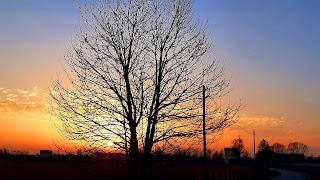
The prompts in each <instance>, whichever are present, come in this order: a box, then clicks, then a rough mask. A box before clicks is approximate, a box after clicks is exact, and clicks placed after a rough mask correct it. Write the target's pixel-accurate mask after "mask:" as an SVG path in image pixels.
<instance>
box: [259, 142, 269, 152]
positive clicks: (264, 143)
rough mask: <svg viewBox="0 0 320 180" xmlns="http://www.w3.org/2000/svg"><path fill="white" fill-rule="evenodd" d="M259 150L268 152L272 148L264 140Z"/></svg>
mask: <svg viewBox="0 0 320 180" xmlns="http://www.w3.org/2000/svg"><path fill="white" fill-rule="evenodd" d="M258 148H259V151H262V150H267V149H268V150H269V149H270V146H269V143H268V142H267V141H266V140H265V139H262V141H261V142H260V143H259V145H258Z"/></svg>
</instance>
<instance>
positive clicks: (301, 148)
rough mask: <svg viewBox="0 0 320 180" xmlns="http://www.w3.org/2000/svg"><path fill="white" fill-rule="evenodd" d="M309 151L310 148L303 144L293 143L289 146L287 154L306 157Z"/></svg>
mask: <svg viewBox="0 0 320 180" xmlns="http://www.w3.org/2000/svg"><path fill="white" fill-rule="evenodd" d="M307 151H308V146H307V145H305V144H303V143H302V142H293V143H290V144H288V149H287V152H288V153H289V154H303V155H306V153H307Z"/></svg>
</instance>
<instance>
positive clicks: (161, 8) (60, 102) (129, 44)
mask: <svg viewBox="0 0 320 180" xmlns="http://www.w3.org/2000/svg"><path fill="white" fill-rule="evenodd" d="M79 8H80V10H81V12H82V16H83V18H84V20H85V25H84V28H82V29H80V31H79V33H78V34H77V36H76V38H75V39H74V41H73V43H72V46H71V50H70V53H69V56H68V57H67V58H66V60H67V66H66V68H65V74H66V77H67V80H66V83H63V82H64V79H63V78H62V77H58V78H57V79H56V80H55V81H54V82H53V84H52V87H51V97H52V99H53V103H52V106H51V107H52V112H53V114H54V115H55V116H56V117H58V119H60V120H61V122H62V132H63V134H64V135H65V136H66V137H67V138H69V139H72V140H80V141H83V142H86V143H88V146H90V147H98V148H104V147H106V143H107V142H108V141H113V142H114V147H115V148H118V149H122V150H124V151H125V152H126V153H127V154H129V155H130V156H128V158H130V159H129V166H128V167H129V173H130V176H131V177H133V178H134V177H137V175H138V173H137V172H138V166H137V163H138V159H137V158H138V148H139V147H143V167H144V168H147V167H148V160H149V156H150V153H151V151H152V147H153V146H154V145H155V144H157V143H160V142H161V147H163V148H167V147H170V145H173V144H175V143H179V142H180V143H181V142H184V140H185V139H197V137H198V136H199V135H200V134H201V133H202V129H201V128H202V126H201V116H200V115H201V104H202V103H201V102H202V86H203V85H204V86H205V87H206V100H207V104H208V106H207V112H206V113H207V117H208V118H207V119H206V121H207V122H206V124H207V126H206V131H207V134H209V135H210V134H213V133H215V132H219V131H221V130H222V129H224V128H225V127H227V126H229V125H231V124H232V123H234V122H235V120H236V118H235V116H236V114H237V112H238V111H239V108H240V105H239V104H234V105H230V104H228V105H226V106H220V105H219V104H218V103H217V102H219V101H215V100H219V99H220V98H221V97H222V96H224V95H225V94H226V92H225V90H226V88H227V87H228V85H229V79H228V78H227V77H226V75H225V74H224V69H225V68H224V67H223V66H219V65H218V64H217V61H216V60H207V59H206V57H208V56H207V55H208V53H209V52H210V49H211V44H210V41H209V40H208V37H207V34H206V28H205V27H204V26H203V25H201V23H199V22H197V21H194V20H193V14H192V0H176V1H171V0H159V1H153V0H114V1H105V0H100V1H98V0H97V1H95V2H94V3H93V4H92V5H91V6H82V5H79ZM142 172H146V171H145V170H142Z"/></svg>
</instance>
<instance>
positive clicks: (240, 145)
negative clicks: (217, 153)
mask: <svg viewBox="0 0 320 180" xmlns="http://www.w3.org/2000/svg"><path fill="white" fill-rule="evenodd" d="M232 144H233V145H232V147H234V148H238V149H239V152H240V154H243V153H244V143H243V139H242V138H240V136H239V137H238V138H237V139H234V140H233V141H232Z"/></svg>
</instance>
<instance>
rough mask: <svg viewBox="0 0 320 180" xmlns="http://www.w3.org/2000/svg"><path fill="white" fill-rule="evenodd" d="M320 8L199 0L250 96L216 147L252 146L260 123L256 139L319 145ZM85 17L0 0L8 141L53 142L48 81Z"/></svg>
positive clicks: (63, 5) (52, 5)
mask: <svg viewBox="0 0 320 180" xmlns="http://www.w3.org/2000/svg"><path fill="white" fill-rule="evenodd" d="M84 2H85V1H84ZM86 2H89V1H86ZM319 9H320V2H318V1H312V0H309V1H302V0H299V1H298V0H280V1H279V0H268V1H255V0H242V1H236V0H226V1H215V0H210V1H209V0H207V1H200V0H196V1H195V4H194V10H195V17H196V18H199V19H200V20H201V21H203V22H207V26H208V32H209V33H210V35H211V37H212V41H213V45H214V48H213V51H212V58H218V59H220V60H221V63H222V64H225V66H226V68H227V72H228V74H229V75H230V76H231V77H232V85H231V86H232V88H233V89H234V90H233V92H232V94H231V95H230V96H231V99H234V100H237V98H239V97H240V98H242V99H243V101H244V102H245V104H246V106H245V108H244V109H243V110H242V111H241V113H240V115H241V119H240V120H239V122H238V123H237V124H236V125H234V126H232V127H231V128H229V129H227V130H226V131H225V132H224V134H223V136H222V137H221V140H220V141H218V142H216V143H214V144H212V145H211V148H216V149H217V150H218V149H220V148H223V147H226V146H230V145H231V141H232V139H234V138H236V137H238V136H241V137H242V138H243V139H244V142H245V148H246V149H247V150H248V151H249V152H252V143H253V140H252V130H253V129H254V130H255V131H256V134H257V141H261V140H262V138H265V139H266V140H267V141H268V142H269V143H270V144H273V143H274V142H279V143H282V144H285V145H287V144H288V143H290V142H294V141H301V142H303V143H305V144H306V145H308V146H309V148H310V152H311V153H312V154H313V155H315V156H318V155H320V143H319V142H320V131H319V129H318V128H319V127H320V121H319V120H320V119H319V117H320V93H319V92H320V79H319V77H320V51H319V50H320V43H319V42H320V34H319V32H320V23H319V18H320V11H319ZM81 23H82V22H81V17H80V15H79V13H78V11H77V8H76V7H75V6H74V5H73V3H72V1H68V0H65V1H62V0H61V1H54V0H52V1H43V0H1V1H0V148H9V149H23V150H28V151H30V152H35V151H37V150H38V149H47V148H51V149H54V145H53V142H54V141H58V139H59V138H60V136H59V134H58V133H57V131H56V129H55V128H54V126H53V124H52V122H51V121H54V120H53V119H52V118H51V117H50V115H48V109H47V100H48V91H49V90H48V89H49V87H50V80H51V79H52V78H54V77H55V75H56V73H57V71H59V69H60V61H62V62H63V60H64V55H65V54H66V52H67V48H66V47H67V46H68V44H69V43H70V42H71V40H72V36H73V35H75V33H76V32H77V30H78V28H79V26H80V24H81Z"/></svg>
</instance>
